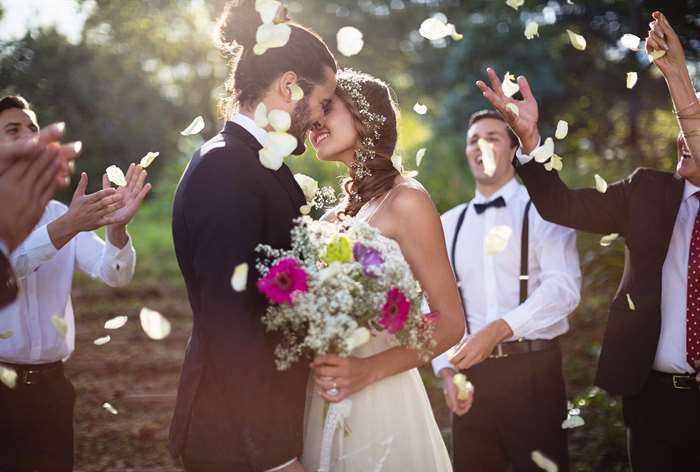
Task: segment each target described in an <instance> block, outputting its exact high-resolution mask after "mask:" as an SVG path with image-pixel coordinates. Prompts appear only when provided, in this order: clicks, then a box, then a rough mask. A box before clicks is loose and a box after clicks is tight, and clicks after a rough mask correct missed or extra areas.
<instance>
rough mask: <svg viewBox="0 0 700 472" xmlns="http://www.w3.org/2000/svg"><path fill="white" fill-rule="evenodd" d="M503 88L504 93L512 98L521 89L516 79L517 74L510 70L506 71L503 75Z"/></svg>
mask: <svg viewBox="0 0 700 472" xmlns="http://www.w3.org/2000/svg"><path fill="white" fill-rule="evenodd" d="M501 89H502V90H503V95H505V96H506V97H509V98H510V97H512V96H513V95H515V94H516V93H518V92H519V91H520V86H519V85H518V83H517V82H516V81H515V76H514V75H513V74H511V73H510V72H506V75H504V76H503V82H502V83H501Z"/></svg>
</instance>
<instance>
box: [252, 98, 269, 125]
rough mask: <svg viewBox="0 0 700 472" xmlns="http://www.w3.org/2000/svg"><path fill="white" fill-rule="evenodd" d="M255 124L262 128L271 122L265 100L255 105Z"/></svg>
mask: <svg viewBox="0 0 700 472" xmlns="http://www.w3.org/2000/svg"><path fill="white" fill-rule="evenodd" d="M254 118H255V124H256V125H258V127H260V128H266V127H267V125H268V124H269V123H268V121H267V107H266V106H265V104H264V103H263V102H260V103H258V106H257V107H255V117H254Z"/></svg>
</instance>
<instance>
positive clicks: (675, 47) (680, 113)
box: [646, 11, 700, 165]
mask: <svg viewBox="0 0 700 472" xmlns="http://www.w3.org/2000/svg"><path fill="white" fill-rule="evenodd" d="M652 17H653V21H652V22H651V23H649V33H648V35H647V41H646V51H647V53H651V52H652V51H665V52H666V54H665V55H664V56H663V57H660V58H658V59H656V60H654V64H656V66H657V67H658V68H659V70H661V73H662V74H663V76H664V79H666V85H668V91H669V93H670V95H671V100H672V101H673V108H674V110H675V111H676V117H677V118H678V125H679V126H680V128H681V131H682V132H683V136H684V138H685V142H686V144H687V145H688V148H689V149H690V152H691V154H692V155H693V159H695V162H696V163H697V164H698V165H700V101H698V98H697V97H696V95H695V87H694V86H693V81H692V79H691V78H690V74H689V73H688V67H687V66H686V62H685V53H684V52H683V45H682V44H681V42H680V39H679V38H678V35H677V34H676V32H675V31H674V30H673V28H672V27H671V24H670V23H669V22H668V20H667V19H666V17H665V16H664V15H663V13H661V12H658V11H656V12H654V13H653V15H652Z"/></svg>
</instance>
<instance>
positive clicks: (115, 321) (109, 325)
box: [105, 316, 129, 329]
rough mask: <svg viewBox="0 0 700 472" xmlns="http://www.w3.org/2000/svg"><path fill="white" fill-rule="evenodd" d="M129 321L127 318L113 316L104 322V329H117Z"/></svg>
mask: <svg viewBox="0 0 700 472" xmlns="http://www.w3.org/2000/svg"><path fill="white" fill-rule="evenodd" d="M128 320H129V317H128V316H115V317H114V318H112V319H109V320H107V321H105V329H119V328H121V327H122V326H124V325H125V324H126V322H127V321H128Z"/></svg>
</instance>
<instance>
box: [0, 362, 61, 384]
mask: <svg viewBox="0 0 700 472" xmlns="http://www.w3.org/2000/svg"><path fill="white" fill-rule="evenodd" d="M0 364H1V365H3V366H5V367H9V368H11V369H14V371H15V372H17V385H36V384H41V383H46V382H48V381H51V380H54V379H56V378H58V377H62V376H63V362H61V361H58V362H51V363H50V364H11V363H9V362H1V363H0Z"/></svg>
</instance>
